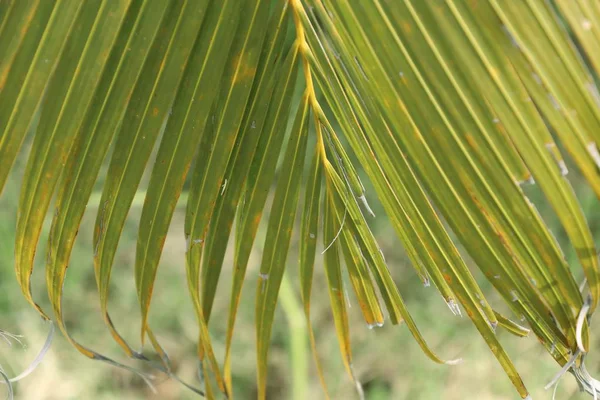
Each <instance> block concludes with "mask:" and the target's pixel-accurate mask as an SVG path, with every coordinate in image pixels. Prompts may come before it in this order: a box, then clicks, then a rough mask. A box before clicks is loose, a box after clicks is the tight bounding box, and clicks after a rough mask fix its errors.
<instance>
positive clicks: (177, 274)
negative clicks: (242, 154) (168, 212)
mask: <svg viewBox="0 0 600 400" xmlns="http://www.w3.org/2000/svg"><path fill="white" fill-rule="evenodd" d="M23 153H25V154H26V153H27V151H24V152H23ZM24 162H25V159H24V157H22V158H21V159H20V160H18V161H17V164H16V165H15V168H14V170H13V172H12V175H11V179H10V181H9V182H8V184H7V187H6V188H5V190H4V193H3V195H2V197H1V198H0V293H1V295H0V315H1V316H2V318H1V319H0V329H2V330H5V331H8V332H11V333H15V334H21V335H23V339H22V340H23V341H24V343H26V347H25V348H23V347H21V346H20V345H18V344H16V345H13V346H12V347H10V346H8V344H6V343H4V342H2V341H0V365H1V366H2V368H4V370H5V371H6V372H7V373H8V375H9V376H14V375H16V374H18V373H19V372H20V371H21V370H22V369H23V368H25V367H26V366H27V365H28V363H29V362H30V361H31V360H32V359H33V358H34V357H35V355H36V354H37V351H38V349H39V348H40V347H41V346H42V344H43V342H44V340H45V335H46V333H47V329H48V327H47V325H45V324H44V323H43V321H41V319H40V318H39V317H38V316H37V314H36V313H35V311H34V310H33V309H31V308H30V307H29V306H28V305H27V304H26V302H25V301H24V300H23V298H22V296H21V293H20V289H19V288H18V286H17V283H16V280H15V278H14V271H13V251H14V250H13V249H14V247H13V242H14V233H15V229H14V227H15V221H16V209H17V203H18V196H19V182H20V177H21V174H22V171H23V169H24ZM568 179H570V180H571V181H572V183H573V186H574V188H575V190H576V192H577V195H578V197H579V199H580V201H581V204H582V207H583V208H584V209H585V212H586V214H587V216H588V221H589V224H590V226H591V229H592V232H593V233H594V235H595V237H596V238H598V236H600V208H599V207H598V201H597V199H596V198H595V197H594V195H593V193H592V192H591V191H590V190H589V189H588V188H587V187H586V185H585V183H584V182H583V181H582V180H581V178H580V177H579V176H578V175H577V171H575V169H574V168H571V172H570V174H569V176H568ZM101 187H102V181H101V180H100V181H99V182H98V190H101ZM524 190H525V192H526V193H527V195H528V196H529V197H530V198H531V200H532V201H533V202H534V203H535V204H536V205H537V206H538V210H539V211H540V213H541V215H542V216H543V218H544V219H545V220H546V221H547V223H548V224H549V226H550V228H551V230H552V232H553V233H554V235H555V236H556V238H557V240H558V241H559V242H560V243H561V246H562V247H563V249H564V251H565V255H566V257H567V258H568V260H569V262H570V263H571V265H572V266H573V269H574V271H575V274H576V276H578V277H579V276H581V272H580V268H579V266H578V265H577V262H576V260H575V257H574V253H573V250H572V249H571V248H570V245H569V243H568V241H567V240H566V238H565V234H564V232H563V231H562V229H561V227H560V225H559V224H558V222H557V221H556V218H555V217H554V216H553V213H552V210H550V209H549V207H548V206H547V204H546V203H545V201H544V198H543V196H542V194H541V193H540V192H539V189H538V188H537V186H536V185H530V186H527V187H525V188H524ZM368 194H370V197H369V201H370V202H371V203H372V205H373V207H374V208H375V212H376V214H377V217H376V218H375V219H373V220H372V221H371V222H372V227H373V230H374V232H375V234H376V236H377V238H378V239H379V241H380V244H381V247H382V249H383V251H384V254H385V256H386V259H387V262H388V265H389V268H390V270H391V271H392V274H393V275H394V278H395V279H396V282H397V284H398V285H399V288H400V291H401V293H402V294H403V296H404V297H405V299H406V302H407V304H408V307H409V309H410V311H411V312H412V314H413V316H414V318H415V319H416V321H417V323H418V326H419V327H420V329H421V331H422V332H423V334H424V335H425V337H426V338H427V340H428V341H429V344H430V345H431V347H432V348H434V349H435V350H436V351H437V352H438V354H439V355H440V356H442V357H443V358H446V359H452V358H457V357H461V358H463V359H464V362H463V363H462V364H460V365H457V366H444V365H436V364H434V363H432V362H431V361H429V359H428V358H426V357H425V356H424V355H423V354H422V353H421V350H420V349H419V347H418V346H417V344H416V343H415V342H414V341H413V340H412V337H411V336H410V334H409V332H408V330H407V329H406V327H404V326H392V325H391V324H387V323H386V324H385V325H384V326H383V327H381V328H375V329H368V327H367V325H366V324H365V323H364V322H363V321H362V320H361V315H360V310H359V309H358V307H357V306H356V300H355V299H354V298H353V295H352V293H351V292H349V293H348V294H349V298H350V304H351V305H352V306H353V307H352V308H350V309H349V313H350V316H351V331H352V344H353V351H354V362H353V365H354V369H355V372H356V375H357V376H358V378H359V380H360V381H361V382H362V384H363V387H364V391H365V397H366V398H367V399H368V400H386V399H394V400H402V399H448V400H458V399H516V398H517V395H516V393H515V392H514V390H513V388H512V386H511V384H510V382H509V380H508V378H507V377H506V376H505V375H504V373H503V371H502V370H501V368H500V366H499V364H498V363H497V362H496V360H495V359H494V357H493V356H492V354H491V352H490V351H489V350H488V349H487V347H486V345H485V343H484V342H483V340H482V339H481V338H480V337H479V335H478V333H477V331H476V330H475V329H474V328H473V327H472V326H471V323H470V321H469V320H468V318H466V317H462V318H461V317H458V316H454V315H453V314H452V313H451V312H450V311H449V309H448V307H447V306H446V304H445V302H444V301H443V299H442V298H441V297H440V296H439V294H438V293H437V291H436V289H435V288H434V287H428V288H425V287H423V285H422V284H421V283H420V281H419V280H418V278H417V276H416V274H415V273H414V271H413V270H412V268H411V266H410V263H409V261H408V260H407V258H406V255H405V254H404V252H403V249H402V245H401V243H399V241H398V239H397V238H396V236H395V234H394V232H393V231H392V230H391V227H390V226H389V224H388V223H387V221H386V218H385V215H384V213H383V211H382V210H381V208H380V206H379V205H378V204H376V199H375V195H374V192H373V190H372V189H371V190H369V191H368ZM138 200H139V201H138ZM142 201H143V194H142V195H141V196H140V198H139V199H136V203H135V205H134V207H133V208H132V211H131V213H130V218H129V221H128V224H127V226H126V228H125V230H124V232H123V235H122V238H121V242H120V248H119V252H118V255H117V258H116V261H115V266H114V270H113V276H112V289H111V290H112V292H111V300H110V310H111V316H112V319H113V321H114V322H115V325H116V326H117V328H118V329H119V330H120V332H121V333H123V334H124V336H125V337H126V338H128V339H129V343H132V344H136V345H137V346H139V343H140V342H139V337H138V336H139V327H140V318H139V309H138V305H137V299H136V294H135V285H134V281H133V264H134V258H135V248H136V243H135V240H136V229H137V225H138V221H139V216H140V211H141V205H142ZM182 205H184V203H183V202H180V207H178V209H177V212H176V213H175V216H174V219H173V222H172V226H171V231H170V234H169V237H168V239H167V241H166V245H165V248H164V252H163V256H162V260H161V266H160V269H159V273H158V277H157V286H156V288H155V291H154V298H153V304H152V307H151V320H150V322H151V326H152V327H153V329H154V331H155V333H157V334H158V337H159V339H160V340H161V342H162V344H163V346H164V347H165V348H166V350H167V351H168V353H169V355H170V358H171V360H172V363H173V368H174V370H175V371H176V372H177V374H178V375H179V376H180V377H181V378H183V379H185V380H186V381H188V382H192V383H194V384H196V385H198V380H197V379H198V378H197V374H196V371H197V361H196V358H195V354H196V350H195V340H196V337H197V326H196V319H195V316H194V314H193V312H192V307H191V302H190V300H189V298H188V293H187V285H186V284H185V271H184V260H183V255H184V247H185V240H184V236H183V222H184V207H181V206H182ZM266 209H267V210H268V205H267V208H266ZM96 212H97V204H94V202H93V201H92V202H91V204H90V205H89V206H88V210H87V212H86V215H85V218H84V220H83V223H82V227H81V229H80V233H79V236H78V238H77V243H76V246H75V249H74V252H73V255H72V259H71V264H70V267H69V269H68V274H67V280H66V283H65V288H64V296H65V297H64V301H63V305H64V308H65V315H66V318H67V323H68V327H69V328H70V330H71V332H72V334H73V336H74V337H75V338H76V339H77V340H79V341H80V342H81V343H82V344H85V345H87V346H89V347H91V348H93V349H94V350H97V351H100V352H102V353H104V354H107V355H109V356H112V357H114V358H116V359H119V360H123V361H126V360H124V357H123V355H122V354H121V353H120V350H119V349H118V348H117V346H116V345H115V344H114V343H113V342H112V340H111V338H110V335H109V333H108V330H107V329H106V328H105V327H104V325H103V323H102V320H101V317H100V313H99V301H98V296H97V292H96V284H95V281H94V274H93V265H92V229H93V224H94V220H95V215H96ZM263 220H264V218H263ZM47 222H49V221H47ZM45 234H47V230H46V231H45V232H44V235H45ZM263 237H264V228H263V230H262V231H261V232H260V233H259V236H258V239H257V242H256V246H255V247H256V249H255V252H254V253H253V257H252V259H251V262H250V266H249V270H248V273H247V281H246V284H245V286H244V293H243V298H242V303H241V309H240V313H239V317H238V322H237V325H236V333H235V339H234V349H233V355H234V357H233V372H234V376H233V381H234V393H235V398H238V399H254V398H256V391H255V390H256V389H255V383H254V382H255V368H254V362H255V350H254V322H253V321H254V299H253V296H254V293H255V289H256V284H257V283H256V281H257V278H258V264H259V261H260V256H261V247H262V240H263ZM294 240H297V238H294ZM596 243H600V242H598V241H596ZM44 251H45V242H44V241H42V242H41V244H40V248H39V249H38V260H36V263H37V264H36V270H35V272H34V285H33V292H34V294H35V298H36V300H37V301H39V302H40V303H41V304H42V305H46V306H47V304H48V302H47V296H46V292H45V289H44V286H43V284H44V279H45V277H44V271H43V265H42V263H41V260H43V258H44V257H43V255H44ZM463 254H464V252H463ZM465 256H466V255H465ZM466 257H467V259H468V256H466ZM297 259H298V257H297V242H295V241H294V243H293V244H292V250H291V254H290V256H289V258H288V265H287V270H288V274H287V275H288V279H289V281H290V282H291V283H292V286H293V288H294V292H289V291H288V292H286V295H287V298H290V296H291V298H292V300H294V299H295V301H296V302H297V303H299V295H298V293H297V272H298V271H297V269H298V262H297ZM231 261H232V260H231V254H229V255H228V258H227V259H226V263H225V266H224V269H223V274H222V278H221V281H220V283H219V287H218V291H217V300H216V302H215V306H214V307H215V311H214V312H213V317H212V320H211V331H212V335H213V339H214V345H215V350H216V352H217V356H218V357H219V359H220V360H222V355H223V347H224V333H225V326H226V319H227V310H228V302H229V296H230V282H231V280H230V277H231ZM317 262H318V263H319V262H320V258H319V257H317ZM471 267H472V270H473V272H474V274H475V275H476V277H477V279H478V280H479V281H480V282H481V285H482V286H483V288H484V289H485V292H486V293H488V295H489V296H490V299H491V302H492V304H494V305H495V306H496V307H497V308H498V309H500V310H504V308H503V307H502V304H501V302H500V300H499V298H498V296H496V295H495V293H494V292H493V290H492V289H491V286H490V285H489V284H487V282H486V281H485V280H484V279H483V278H482V276H481V274H479V273H478V271H477V269H476V268H475V267H474V266H473V265H471ZM293 305H294V304H292V306H293ZM298 305H299V304H296V306H298ZM291 310H292V311H288V312H287V315H286V312H284V310H283V309H282V307H281V305H280V306H279V308H278V312H277V315H276V322H275V327H274V332H273V339H272V347H271V351H270V363H271V370H270V375H269V396H268V397H269V398H270V399H302V398H310V399H321V398H324V395H323V392H322V389H321V387H320V385H319V380H318V378H317V376H316V374H315V369H314V365H313V361H312V356H311V355H310V353H309V346H308V339H307V337H305V336H304V335H303V333H304V331H303V329H302V321H303V319H302V315H303V314H301V311H300V309H297V310H295V311H296V312H300V318H299V319H298V315H297V314H294V309H293V307H292V309H291ZM312 310H313V311H312V315H313V323H314V328H315V333H316V338H317V342H318V347H319V353H320V354H319V356H320V359H321V361H322V363H323V367H324V371H325V374H326V380H327V383H328V385H329V387H328V389H329V393H330V396H331V398H332V399H355V398H358V396H357V394H356V392H355V390H354V387H353V385H352V382H351V381H350V379H349V378H348V376H347V374H346V373H345V371H344V369H343V365H342V362H341V357H340V356H339V351H338V345H337V341H336V336H335V330H334V325H333V321H332V317H331V314H330V311H329V298H328V294H327V290H326V285H325V276H324V273H323V271H322V266H321V265H320V264H317V266H316V275H315V283H314V291H313V297H312ZM294 318H295V319H294ZM290 319H291V320H295V321H297V322H298V321H299V322H300V323H299V325H298V324H297V325H290V324H289V320H290ZM594 325H595V324H593V323H592V334H593V337H592V341H593V343H594V345H593V346H594V347H593V349H592V351H591V354H590V357H589V358H588V368H589V370H590V371H591V372H592V374H594V373H596V374H597V375H600V362H599V361H600V357H598V353H600V340H599V339H600V335H598V332H599V329H600V328H599V327H597V326H594ZM594 333H595V334H594ZM498 335H499V337H500V339H501V341H502V343H503V344H504V345H505V346H506V348H507V350H508V352H509V354H510V355H511V357H512V359H513V360H514V362H515V364H516V365H517V368H518V369H519V371H520V372H521V374H522V377H523V379H524V381H525V383H526V385H527V386H528V388H529V390H530V391H531V393H532V396H533V398H534V399H550V398H551V397H552V391H551V390H549V391H545V390H544V386H545V385H546V384H547V383H548V382H549V381H550V380H551V378H552V377H553V376H554V374H555V373H556V372H557V371H558V370H559V369H560V368H559V366H558V365H557V364H555V363H554V361H553V360H552V359H551V357H550V356H548V355H547V354H546V353H545V351H544V349H543V348H542V346H541V345H539V343H538V342H537V340H536V339H535V337H534V336H530V337H527V338H517V337H514V336H511V335H510V334H509V333H507V332H504V331H502V330H501V329H499V330H498ZM292 339H294V340H296V341H298V343H299V344H300V346H302V347H301V348H300V352H296V353H293V352H292V351H291V349H292V346H291V342H292ZM147 350H149V349H147ZM294 357H298V358H294ZM292 359H294V360H296V361H294V362H292V361H291V360H292ZM303 359H305V361H306V362H307V365H308V372H307V375H306V379H300V380H296V382H293V381H294V379H293V378H292V377H293V376H303V370H302V368H301V367H302V364H301V363H300V364H298V361H299V362H301V361H302V360H303ZM293 365H296V366H295V367H294V366H293ZM298 365H299V367H298ZM138 366H139V365H138ZM295 374H296V375H295ZM294 383H295V386H294V385H293V384H294ZM155 386H156V389H157V393H152V391H151V390H150V389H149V388H148V387H147V386H146V385H145V384H144V382H143V381H142V380H141V379H140V378H139V377H137V376H135V375H134V374H132V373H129V372H125V371H121V370H119V369H116V368H114V367H110V366H108V365H106V364H103V363H100V362H97V361H91V360H88V359H87V358H85V357H83V356H81V355H80V354H79V353H77V352H76V351H75V350H74V349H73V348H72V347H71V346H70V345H69V344H68V343H67V342H66V340H65V339H64V338H63V337H62V335H61V334H57V335H56V336H55V340H54V342H53V344H52V348H51V351H50V352H49V353H48V354H47V355H46V357H45V358H44V361H43V362H42V364H41V365H40V366H39V367H38V368H37V370H36V371H35V372H34V373H33V374H32V375H30V376H29V377H28V378H27V379H26V380H24V381H21V382H19V383H17V384H16V385H15V395H16V398H17V399H39V400H50V399H57V400H58V399H61V400H62V399H115V398H119V399H192V398H197V397H196V396H194V395H193V394H192V393H191V392H190V391H189V390H187V389H185V388H184V387H183V386H182V385H180V384H178V383H177V382H176V381H174V380H173V379H168V378H167V377H165V376H161V375H160V374H158V375H157V377H156V380H155ZM294 388H295V389H294ZM298 390H301V391H298ZM294 396H295V397H294ZM556 398H557V399H583V398H586V396H585V395H583V394H580V393H579V392H578V389H577V385H576V383H575V381H574V379H573V378H572V377H571V376H570V375H566V376H565V377H564V378H563V379H562V380H561V382H560V386H559V387H558V390H557V392H556Z"/></svg>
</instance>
